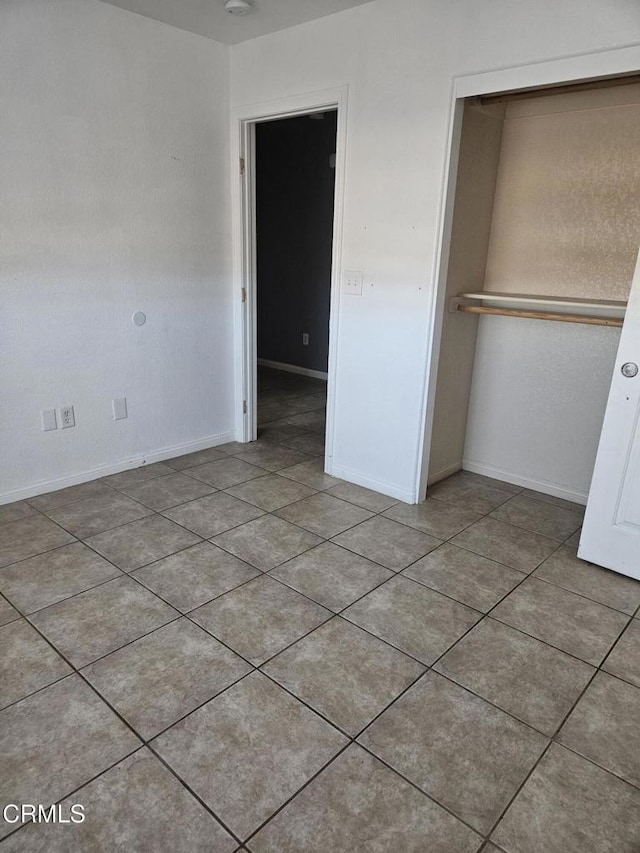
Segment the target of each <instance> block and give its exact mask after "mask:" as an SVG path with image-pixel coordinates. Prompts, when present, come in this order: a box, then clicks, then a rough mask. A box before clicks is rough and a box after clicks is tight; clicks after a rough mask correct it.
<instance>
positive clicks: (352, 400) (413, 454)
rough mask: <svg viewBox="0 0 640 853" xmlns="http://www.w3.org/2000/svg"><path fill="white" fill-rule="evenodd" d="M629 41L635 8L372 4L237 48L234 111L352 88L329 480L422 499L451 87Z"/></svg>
mask: <svg viewBox="0 0 640 853" xmlns="http://www.w3.org/2000/svg"><path fill="white" fill-rule="evenodd" d="M639 35H640V11H639V9H638V6H637V3H636V2H635V0H606V2H604V0H540V2H537V3H514V2H512V0H488V2H484V3H478V2H475V0H457V2H454V3H452V2H450V0H428V2H427V0H405V2H404V3H402V4H401V6H399V4H398V3H397V0H377V2H375V3H371V4H367V5H364V6H361V7H359V8H356V9H353V10H350V11H347V12H344V13H341V14H339V15H334V16H330V17H327V18H324V19H322V20H320V21H316V22H314V23H310V24H305V25H303V26H300V27H296V28H295V29H291V30H288V31H284V32H280V33H275V34H272V35H269V36H264V37H262V38H260V39H256V40H254V41H250V42H246V43H244V44H240V45H237V46H234V47H233V48H232V65H231V67H232V106H234V107H239V106H241V105H244V104H250V103H259V102H265V101H270V100H273V99H276V98H282V97H288V96H292V95H295V94H299V93H303V92H307V91H312V90H320V89H326V88H331V87H337V86H340V85H343V84H348V85H349V107H348V110H349V112H348V128H347V147H348V153H347V163H346V204H345V231H344V251H343V261H342V266H343V268H345V269H356V270H357V269H362V270H364V271H365V291H364V295H363V296H362V298H360V299H358V298H356V297H351V296H349V297H346V296H345V297H343V298H342V300H341V305H340V317H339V321H340V322H339V330H338V373H339V379H338V382H337V386H338V387H337V388H336V394H337V406H338V411H337V420H336V427H335V429H336V442H335V448H334V457H333V460H332V463H333V468H334V470H335V471H337V472H340V473H342V474H343V475H345V476H347V477H348V478H350V479H354V480H357V481H359V482H363V483H368V484H369V485H372V486H374V487H378V488H380V489H381V490H383V491H388V492H390V493H393V494H396V495H398V496H399V497H404V498H405V499H406V500H413V499H415V497H416V493H417V485H416V483H417V467H418V459H419V455H420V447H421V444H422V440H423V422H422V421H423V419H422V405H423V396H424V392H425V386H426V376H427V372H426V365H427V359H428V352H427V349H428V338H429V306H430V297H431V295H432V293H433V289H434V262H435V256H436V252H437V244H438V223H439V205H440V200H441V197H442V184H443V175H444V164H445V157H446V147H447V134H448V125H449V108H450V102H451V91H452V77H454V76H458V75H464V74H472V73H476V72H482V71H485V70H491V69H495V68H500V67H504V66H510V65H519V64H527V63H534V62H539V61H542V60H545V59H551V58H555V57H561V56H566V55H571V54H576V53H581V52H590V51H598V50H601V49H604V48H611V47H616V46H619V45H621V44H630V43H632V42H634V41H637V40H638V37H639ZM371 285H373V286H371Z"/></svg>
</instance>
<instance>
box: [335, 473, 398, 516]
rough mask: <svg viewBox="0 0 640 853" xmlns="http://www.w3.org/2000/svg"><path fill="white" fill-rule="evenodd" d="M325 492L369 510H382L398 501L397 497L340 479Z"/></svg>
mask: <svg viewBox="0 0 640 853" xmlns="http://www.w3.org/2000/svg"><path fill="white" fill-rule="evenodd" d="M327 494H329V495H332V497H334V498H341V499H342V500H344V501H349V503H352V504H356V506H361V507H362V508H363V509H368V510H370V511H371V512H383V511H384V510H385V509H389V507H392V506H394V504H397V503H398V500H397V498H390V497H389V495H383V494H382V493H381V492H374V491H373V490H372V489H365V488H364V486H356V484H355V483H346V482H344V481H340V482H338V485H337V486H332V487H331V488H330V489H328V490H327Z"/></svg>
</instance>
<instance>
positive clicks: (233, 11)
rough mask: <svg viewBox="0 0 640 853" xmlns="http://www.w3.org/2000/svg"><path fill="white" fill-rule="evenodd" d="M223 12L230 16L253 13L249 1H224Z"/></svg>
mask: <svg viewBox="0 0 640 853" xmlns="http://www.w3.org/2000/svg"><path fill="white" fill-rule="evenodd" d="M224 9H225V12H228V13H229V14H230V15H248V14H249V12H253V6H252V5H251V3H250V2H249V0H225V4H224Z"/></svg>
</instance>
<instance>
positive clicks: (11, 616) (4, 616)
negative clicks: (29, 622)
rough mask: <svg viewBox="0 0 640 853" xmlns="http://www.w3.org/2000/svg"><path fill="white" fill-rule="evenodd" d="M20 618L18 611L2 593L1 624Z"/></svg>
mask: <svg viewBox="0 0 640 853" xmlns="http://www.w3.org/2000/svg"><path fill="white" fill-rule="evenodd" d="M19 618H20V614H19V613H18V611H17V610H16V609H15V608H14V607H12V606H11V605H10V604H9V602H8V601H7V600H6V598H3V597H2V596H1V595H0V625H8V624H9V622H13V621H15V620H16V619H19Z"/></svg>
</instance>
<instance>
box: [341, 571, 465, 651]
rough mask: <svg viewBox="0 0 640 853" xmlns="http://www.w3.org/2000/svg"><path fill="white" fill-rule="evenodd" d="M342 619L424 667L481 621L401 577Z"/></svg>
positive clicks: (450, 602) (462, 605) (365, 600)
mask: <svg viewBox="0 0 640 853" xmlns="http://www.w3.org/2000/svg"><path fill="white" fill-rule="evenodd" d="M343 616H344V618H345V619H348V620H349V621H350V622H354V623H355V624H356V625H359V626H360V627H361V628H364V629H365V630H366V631H369V632H370V633H372V634H375V635H376V636H377V637H380V639H382V640H386V642H387V643H391V644H392V645H393V646H396V648H398V649H400V650H401V651H403V652H405V653H406V654H409V655H411V656H412V657H415V658H418V660H420V661H422V662H423V663H426V664H431V663H433V661H434V660H436V658H438V657H440V655H441V654H443V653H444V652H445V651H446V650H447V649H448V648H449V646H451V645H452V644H453V643H455V642H456V640H458V639H459V638H460V637H461V636H462V635H463V634H464V633H466V631H468V630H469V628H471V627H472V625H475V623H476V622H477V621H478V619H480V618H481V614H480V613H478V611H476V610H471V609H470V608H469V607H465V606H464V604H459V603H458V602H457V601H452V599H450V598H447V597H446V596H444V595H440V593H439V592H435V591H434V590H432V589H428V588H427V587H425V586H422V585H421V584H417V583H415V582H414V581H412V580H409V579H408V578H402V577H394V578H393V579H392V580H390V581H387V583H384V584H382V586H379V587H377V588H376V589H374V590H373V592H370V593H369V594H368V595H365V597H364V598H361V599H360V601H357V602H356V603H355V604H352V605H351V607H349V608H347V610H345V611H344V613H343Z"/></svg>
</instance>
